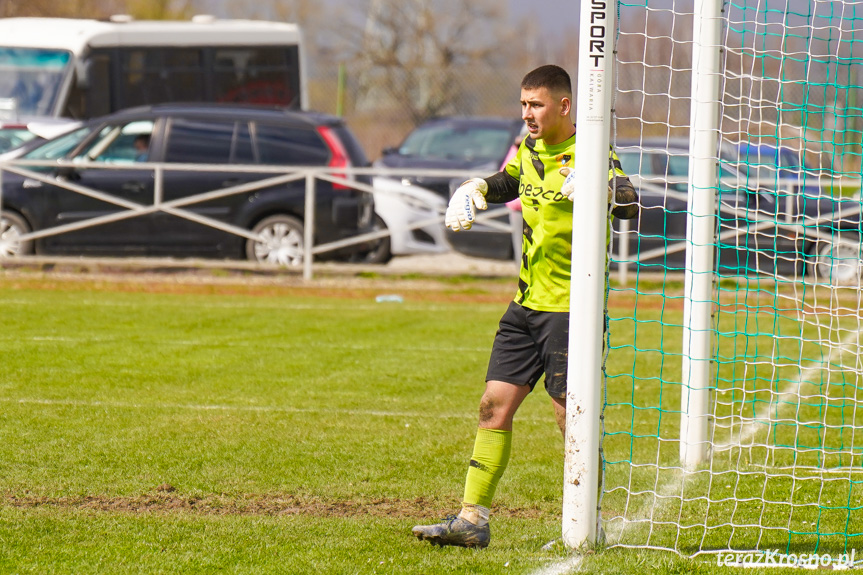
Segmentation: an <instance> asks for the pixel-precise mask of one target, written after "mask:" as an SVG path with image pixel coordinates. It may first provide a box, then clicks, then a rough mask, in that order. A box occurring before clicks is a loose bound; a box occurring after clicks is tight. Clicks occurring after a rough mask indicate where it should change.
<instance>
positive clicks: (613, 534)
mask: <svg viewBox="0 0 863 575" xmlns="http://www.w3.org/2000/svg"><path fill="white" fill-rule="evenodd" d="M860 332H861V330H857V331H852V332H849V334H848V335H847V336H846V337H844V338H843V339H842V341H841V342H840V343H839V345H838V346H835V347H832V348H831V349H830V353H829V354H828V355H827V357H826V358H825V359H823V360H821V361H820V362H818V363H817V364H814V365H812V366H810V367H808V368H807V369H806V370H804V371H803V372H802V373H801V374H800V377H798V378H797V380H795V381H792V382H789V383H788V385H786V386H785V387H784V388H783V390H782V392H781V393H780V394H779V395H778V396H776V397H774V398H773V399H772V400H771V402H770V403H769V404H768V405H767V407H765V408H763V409H761V410H759V413H758V414H757V415H756V416H755V417H753V418H752V420H751V422H750V424H749V425H747V426H744V428H745V429H744V428H741V430H740V434H739V435H738V437H737V444H738V445H739V444H740V443H744V442H747V441H749V440H750V439H752V437H753V436H754V435H755V433H756V432H757V431H758V429H759V427H758V426H757V425H755V422H759V421H769V418H770V414H771V413H773V411H774V410H776V409H782V404H779V402H780V401H783V400H787V399H789V398H791V397H793V396H794V395H795V394H796V393H797V392H798V391H799V389H800V387H801V386H802V385H803V383H804V382H806V381H808V380H809V379H810V378H811V377H813V376H814V375H816V374H818V373H819V372H821V371H823V370H824V366H825V365H829V363H830V362H831V360H832V358H833V356H834V353H835V352H836V351H837V350H841V349H842V348H843V347H845V346H846V345H848V344H849V343H851V342H852V341H854V340H855V339H857V338H858V337H859V335H860ZM785 405H790V403H785ZM731 445H732V443H731V442H726V443H723V444H720V445H718V446H716V448H715V450H717V451H718V450H722V449H727V448H729V447H730V446H731ZM666 471H667V472H668V471H671V470H666ZM673 475H674V476H673V477H672V478H669V479H668V480H666V481H665V482H663V483H661V484H660V485H658V486H657V488H656V491H655V493H656V494H657V495H659V496H660V497H658V498H656V499H658V501H655V503H654V504H653V505H649V506H648V504H647V502H645V503H643V504H642V505H641V507H639V508H638V510H637V511H636V512H635V513H634V514H631V515H630V518H625V517H624V520H623V521H615V522H614V524H611V525H608V528H607V529H606V534H607V537H608V542H609V545H614V544H616V543H617V542H619V539H620V535H621V531H622V530H623V527H624V526H625V525H626V524H627V523H630V522H631V521H645V520H647V519H649V518H650V516H651V515H652V514H656V513H658V512H660V511H661V510H663V509H664V508H665V507H666V506H667V505H668V504H669V503H670V502H671V501H673V500H674V498H672V497H671V496H673V495H675V494H680V493H682V490H683V483H684V481H685V480H686V477H687V475H688V474H687V473H686V472H685V471H684V470H683V469H680V470H679V472H677V473H674V474H673Z"/></svg>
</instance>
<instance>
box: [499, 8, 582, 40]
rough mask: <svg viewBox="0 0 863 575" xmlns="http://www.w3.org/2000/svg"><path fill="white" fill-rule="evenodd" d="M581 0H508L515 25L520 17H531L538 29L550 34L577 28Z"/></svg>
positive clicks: (562, 32)
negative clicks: (579, 0)
mask: <svg viewBox="0 0 863 575" xmlns="http://www.w3.org/2000/svg"><path fill="white" fill-rule="evenodd" d="M580 10H581V2H578V1H574V0H509V11H510V16H511V17H512V19H513V20H514V24H515V25H517V24H518V22H519V21H520V20H521V19H522V18H532V19H534V20H535V21H536V23H537V24H538V25H539V27H540V29H542V30H547V31H548V33H550V34H555V35H557V34H565V33H566V32H567V29H570V30H572V31H573V32H575V30H577V28H578V14H579V11H580Z"/></svg>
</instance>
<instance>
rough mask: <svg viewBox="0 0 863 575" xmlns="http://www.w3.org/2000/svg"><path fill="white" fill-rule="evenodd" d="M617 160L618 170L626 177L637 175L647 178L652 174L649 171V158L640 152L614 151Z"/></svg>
mask: <svg viewBox="0 0 863 575" xmlns="http://www.w3.org/2000/svg"><path fill="white" fill-rule="evenodd" d="M616 153H617V159H619V160H620V168H621V169H622V170H623V171H624V173H626V174H628V175H634V174H639V175H641V176H649V175H650V174H651V173H652V170H651V169H650V156H649V155H647V154H642V153H641V152H640V151H625V152H624V151H620V150H616Z"/></svg>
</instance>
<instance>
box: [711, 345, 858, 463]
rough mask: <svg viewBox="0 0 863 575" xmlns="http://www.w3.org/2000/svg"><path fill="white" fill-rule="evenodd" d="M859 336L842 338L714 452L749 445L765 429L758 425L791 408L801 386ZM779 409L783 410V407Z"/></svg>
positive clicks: (717, 446) (715, 448)
mask: <svg viewBox="0 0 863 575" xmlns="http://www.w3.org/2000/svg"><path fill="white" fill-rule="evenodd" d="M859 336H860V330H857V331H852V332H849V333H848V335H847V336H845V337H843V338H842V341H840V342H839V345H837V346H831V348H830V353H828V354H827V357H826V358H825V359H823V360H821V362H819V363H818V364H817V365H813V366H812V367H809V368H807V369H806V370H805V371H803V372H802V373H801V374H800V377H798V378H797V380H796V381H792V382H789V383H788V385H786V386H785V387H784V388H783V389H782V391H781V392H780V393H779V395H777V396H775V397H774V398H773V399H772V400H771V401H770V403H769V404H768V405H767V407H766V408H764V409H762V410H760V413H758V414H756V416H755V417H752V418H747V423H746V424H745V425H742V426H741V427H740V431H739V432H738V435H737V437H736V438H733V437H732V438H731V439H729V440H728V441H725V442H723V443H720V444H717V445H716V446H714V448H713V449H714V451H724V450H726V449H728V448H730V447H732V446H736V445H741V444H746V443H748V442H749V440H750V439H752V437H753V436H754V435H755V434H756V433H758V430H759V429H762V428H763V427H761V426H759V425H758V424H761V423H769V422H770V421H771V420H772V414H773V412H774V410H776V409H777V405H780V404H785V405H789V406H790V405H791V403H792V402H791V401H790V400H793V399H794V398H795V397H798V396H799V395H800V388H801V386H802V385H803V384H804V383H807V382H808V381H809V380H810V378H811V377H812V376H815V375H817V374H818V373H820V372H821V371H823V370H824V366H825V365H829V364H830V362H831V361H832V360H833V357H834V355H835V354H836V352H837V351H838V352H840V353H841V351H842V350H843V349H844V348H845V346H847V345H848V344H850V343H852V342H854V341H855V340H857V339H858V338H859ZM778 409H781V405H780V407H779V408H778Z"/></svg>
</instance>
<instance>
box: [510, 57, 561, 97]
mask: <svg viewBox="0 0 863 575" xmlns="http://www.w3.org/2000/svg"><path fill="white" fill-rule="evenodd" d="M521 87H522V88H524V89H526V90H536V89H537V88H545V89H546V90H548V91H549V92H555V93H560V92H563V93H564V94H566V95H567V96H570V97H571V96H572V82H571V81H570V79H569V74H567V73H566V70H564V69H563V68H561V67H560V66H555V65H554V64H546V65H545V66H540V67H539V68H537V69H535V70H531V71H530V72H528V73H527V75H526V76H525V77H524V79H523V80H522V81H521Z"/></svg>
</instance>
